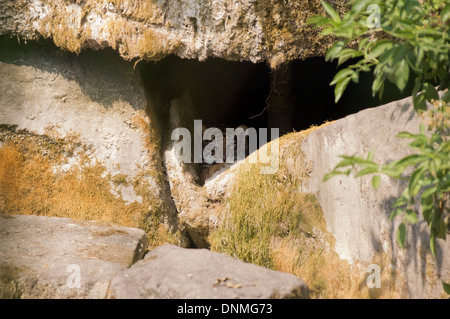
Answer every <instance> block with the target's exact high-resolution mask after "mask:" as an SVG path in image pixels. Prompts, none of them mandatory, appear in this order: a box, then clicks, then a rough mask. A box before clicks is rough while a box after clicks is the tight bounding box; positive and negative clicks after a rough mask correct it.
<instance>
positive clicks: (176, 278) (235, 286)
mask: <svg viewBox="0 0 450 319" xmlns="http://www.w3.org/2000/svg"><path fill="white" fill-rule="evenodd" d="M108 297H109V298H121V299H122V298H126V299H152V298H159V299H161V298H175V299H178V298H186V299H197V298H200V299H205V298H206V299H212V298H227V299H236V298H248V299H256V298H307V297H308V288H307V286H306V284H305V283H304V282H303V281H302V280H301V279H299V278H298V277H295V276H293V275H289V274H285V273H281V272H276V271H273V270H268V269H265V268H262V267H258V266H255V265H252V264H246V263H243V262H241V261H239V260H236V259H234V258H231V257H229V256H227V255H224V254H219V253H213V252H210V251H208V250H206V249H196V250H193V249H186V248H180V247H177V246H173V245H163V246H160V247H158V248H157V249H155V250H153V251H151V252H149V253H148V254H147V255H146V256H145V258H144V259H143V260H141V261H139V262H137V263H136V264H135V265H133V266H132V267H130V268H129V269H127V270H125V271H123V272H121V273H119V274H118V275H117V276H116V277H114V279H113V280H112V281H111V286H110V290H109V294H108Z"/></svg>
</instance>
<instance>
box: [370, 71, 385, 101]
mask: <svg viewBox="0 0 450 319" xmlns="http://www.w3.org/2000/svg"><path fill="white" fill-rule="evenodd" d="M383 83H384V77H383V76H381V75H378V76H377V77H376V78H375V80H373V83H372V92H373V96H375V94H376V93H377V92H378V91H380V90H381V87H382V85H383Z"/></svg>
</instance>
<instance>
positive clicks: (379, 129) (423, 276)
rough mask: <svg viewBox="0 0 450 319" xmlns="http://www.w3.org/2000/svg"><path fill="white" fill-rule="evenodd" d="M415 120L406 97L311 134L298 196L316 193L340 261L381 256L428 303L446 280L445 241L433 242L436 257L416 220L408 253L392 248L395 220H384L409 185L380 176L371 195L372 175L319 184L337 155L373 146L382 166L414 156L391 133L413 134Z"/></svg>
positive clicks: (448, 255) (449, 276)
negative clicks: (307, 171) (305, 172)
mask: <svg viewBox="0 0 450 319" xmlns="http://www.w3.org/2000/svg"><path fill="white" fill-rule="evenodd" d="M420 121H421V118H420V117H419V116H418V115H417V113H416V112H415V111H414V109H413V105H412V101H411V98H406V99H403V100H399V101H395V102H392V103H389V104H386V105H382V106H379V107H376V108H371V109H366V110H363V111H361V112H359V113H356V114H352V115H349V116H347V117H345V118H343V119H341V120H338V121H336V122H334V123H331V124H329V125H327V126H325V127H322V128H320V129H318V130H316V131H314V132H312V133H311V134H310V135H309V136H308V137H306V139H305V140H304V142H303V143H302V151H303V153H304V156H305V158H306V161H307V162H309V163H311V166H312V169H311V172H310V174H309V175H310V176H309V183H308V184H309V185H307V187H305V188H306V189H304V191H305V192H311V193H314V194H315V195H316V196H317V199H318V200H319V203H320V205H321V207H322V210H323V214H324V217H325V220H326V222H327V229H328V231H330V232H331V233H332V234H333V236H334V237H335V239H336V246H335V250H336V252H337V253H338V254H339V256H340V257H341V258H342V259H347V260H349V261H350V262H351V263H355V262H362V263H370V261H371V260H372V258H373V257H374V256H375V255H376V254H380V253H381V254H385V255H386V256H389V257H388V258H389V260H391V262H392V266H393V267H394V268H396V271H397V272H398V274H400V275H401V276H403V277H404V282H405V285H406V288H407V291H408V293H407V294H408V296H409V297H413V298H430V297H433V296H434V297H439V296H440V294H441V292H442V284H441V280H444V281H447V282H448V281H449V280H450V241H449V240H447V241H444V240H441V239H438V240H437V245H438V249H437V250H438V253H437V258H434V257H433V256H432V255H431V252H430V249H429V231H428V227H427V224H426V222H425V221H424V220H423V219H421V220H420V221H419V223H418V224H416V225H414V226H413V227H408V230H407V231H408V238H407V248H406V249H400V248H399V247H398V246H397V243H396V231H397V226H398V224H399V222H400V220H399V219H398V218H397V219H396V220H394V222H391V221H390V220H389V215H390V213H391V211H392V209H391V205H392V204H393V203H394V201H395V199H396V198H397V197H398V196H399V195H400V194H401V192H402V191H403V189H404V188H405V186H406V185H407V184H406V183H405V182H399V181H398V180H394V179H391V178H388V177H386V176H382V179H381V185H380V187H379V189H378V190H377V191H375V190H374V189H373V187H372V185H371V178H372V176H363V177H359V178H355V177H354V175H350V176H337V177H333V178H331V179H330V180H328V181H326V182H323V181H322V179H323V177H324V175H325V174H326V173H328V172H330V171H331V170H332V169H333V168H334V167H335V165H336V164H337V163H338V162H339V161H340V157H339V156H340V155H358V156H366V155H367V154H368V153H369V152H370V151H371V150H372V149H373V150H374V151H375V156H374V161H376V162H377V163H380V164H385V163H388V162H391V161H394V160H397V159H400V158H402V157H404V156H406V155H408V154H412V153H413V152H414V150H413V149H412V148H410V147H408V144H409V143H410V141H411V140H408V139H400V138H397V137H396V135H397V134H398V133H399V132H401V131H409V132H412V133H417V132H418V131H419V123H420ZM420 216H421V215H420Z"/></svg>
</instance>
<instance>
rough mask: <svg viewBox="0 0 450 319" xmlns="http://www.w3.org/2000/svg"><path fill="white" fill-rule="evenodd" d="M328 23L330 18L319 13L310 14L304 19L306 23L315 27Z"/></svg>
mask: <svg viewBox="0 0 450 319" xmlns="http://www.w3.org/2000/svg"><path fill="white" fill-rule="evenodd" d="M329 23H330V19H329V18H327V17H324V16H321V15H315V16H312V17H310V18H309V19H308V20H307V21H306V24H307V25H310V24H314V25H315V27H322V26H324V25H327V24H329Z"/></svg>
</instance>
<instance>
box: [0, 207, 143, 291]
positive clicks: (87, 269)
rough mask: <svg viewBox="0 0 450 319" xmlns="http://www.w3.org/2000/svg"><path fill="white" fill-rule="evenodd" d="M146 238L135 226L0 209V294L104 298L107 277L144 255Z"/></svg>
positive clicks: (108, 279)
mask: <svg viewBox="0 0 450 319" xmlns="http://www.w3.org/2000/svg"><path fill="white" fill-rule="evenodd" d="M146 241H147V237H146V234H145V233H144V232H143V231H142V230H139V229H134V228H126V227H117V226H112V225H106V224H102V223H98V222H80V221H75V220H72V219H68V218H55V217H42V216H23V215H14V216H6V215H1V216H0V298H14V297H15V298H104V297H105V294H106V292H107V289H108V285H109V281H110V280H111V278H112V277H113V276H115V275H116V274H117V273H118V272H120V271H122V270H124V269H126V268H127V267H129V266H130V265H131V264H132V263H133V262H135V261H137V260H139V259H141V258H142V257H143V255H144V252H145V248H146ZM77 274H79V275H80V277H79V278H80V281H79V283H80V286H79V287H77V280H76V275H77Z"/></svg>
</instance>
